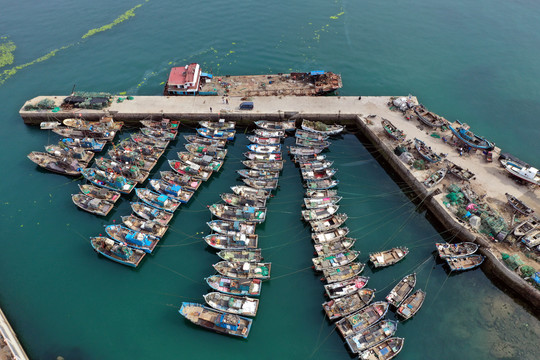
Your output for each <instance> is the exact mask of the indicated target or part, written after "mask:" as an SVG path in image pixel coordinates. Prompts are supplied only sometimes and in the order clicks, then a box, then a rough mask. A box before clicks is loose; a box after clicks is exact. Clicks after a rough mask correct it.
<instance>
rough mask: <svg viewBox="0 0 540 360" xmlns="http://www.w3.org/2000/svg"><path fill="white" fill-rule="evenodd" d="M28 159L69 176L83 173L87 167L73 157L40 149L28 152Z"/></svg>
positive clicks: (42, 166)
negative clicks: (61, 155)
mask: <svg viewBox="0 0 540 360" xmlns="http://www.w3.org/2000/svg"><path fill="white" fill-rule="evenodd" d="M28 159H30V160H31V161H32V162H33V163H35V164H36V165H38V166H39V167H41V168H43V169H45V170H49V171H51V172H54V173H57V174H61V175H68V176H78V175H81V171H82V170H83V169H84V168H85V167H86V165H85V164H81V163H79V162H78V161H77V160H75V159H73V158H69V157H56V156H54V155H51V154H49V153H46V152H40V151H32V152H31V153H30V154H28Z"/></svg>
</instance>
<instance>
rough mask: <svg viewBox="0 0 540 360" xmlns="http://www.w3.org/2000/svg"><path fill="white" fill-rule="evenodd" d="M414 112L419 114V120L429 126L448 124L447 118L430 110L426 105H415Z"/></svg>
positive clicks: (435, 126)
mask: <svg viewBox="0 0 540 360" xmlns="http://www.w3.org/2000/svg"><path fill="white" fill-rule="evenodd" d="M414 112H415V114H416V116H418V120H420V121H421V122H423V123H424V124H426V125H427V126H429V127H434V128H437V127H441V126H443V125H445V124H446V122H447V121H446V119H444V118H443V117H440V116H438V115H436V114H434V113H432V112H431V111H428V110H427V109H426V108H425V107H424V106H422V105H418V106H415V107H414Z"/></svg>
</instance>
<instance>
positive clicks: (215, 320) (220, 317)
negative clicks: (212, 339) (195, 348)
mask: <svg viewBox="0 0 540 360" xmlns="http://www.w3.org/2000/svg"><path fill="white" fill-rule="evenodd" d="M179 313H180V314H181V315H182V316H183V317H185V318H186V319H188V320H189V321H191V322H192V323H194V324H195V325H199V326H201V327H203V328H205V329H208V330H212V331H215V332H217V333H221V334H226V335H233V336H240V337H243V338H244V339H247V337H248V335H249V330H250V329H251V324H252V322H253V320H251V319H249V318H246V317H242V316H238V315H235V314H229V313H226V312H222V311H218V310H214V309H211V308H209V307H206V306H204V305H201V304H196V303H190V302H183V303H182V307H181V308H180V310H179Z"/></svg>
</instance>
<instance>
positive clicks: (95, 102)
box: [63, 91, 112, 110]
mask: <svg viewBox="0 0 540 360" xmlns="http://www.w3.org/2000/svg"><path fill="white" fill-rule="evenodd" d="M111 100H112V95H111V94H109V93H105V92H83V91H78V92H75V93H73V95H71V96H68V97H66V98H65V99H64V103H63V104H64V105H70V106H73V107H75V108H79V109H94V110H101V109H103V108H105V107H107V106H109V105H111Z"/></svg>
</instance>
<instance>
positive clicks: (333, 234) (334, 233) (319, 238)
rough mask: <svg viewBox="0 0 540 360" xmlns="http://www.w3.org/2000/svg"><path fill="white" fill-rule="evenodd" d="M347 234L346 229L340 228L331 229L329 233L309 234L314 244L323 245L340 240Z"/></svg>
mask: <svg viewBox="0 0 540 360" xmlns="http://www.w3.org/2000/svg"><path fill="white" fill-rule="evenodd" d="M348 233H349V228H348V227H340V228H337V229H333V230H330V231H325V232H314V233H312V234H311V238H312V239H313V241H314V242H315V244H324V243H329V242H333V241H337V240H341V239H342V238H343V237H345V236H346V235H347V234H348Z"/></svg>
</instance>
